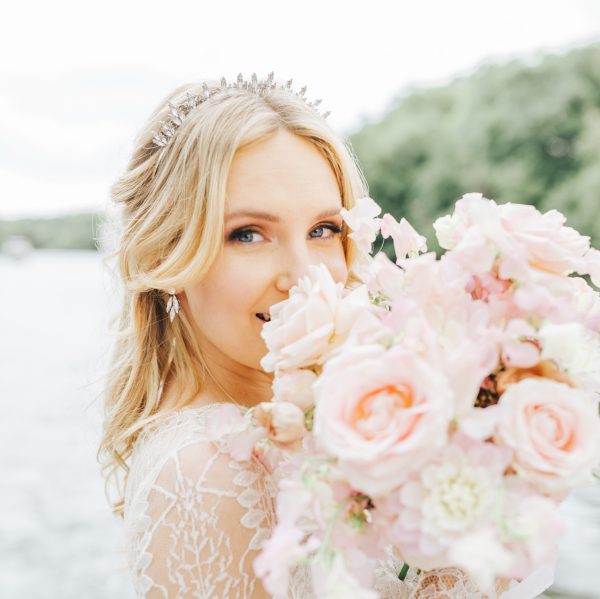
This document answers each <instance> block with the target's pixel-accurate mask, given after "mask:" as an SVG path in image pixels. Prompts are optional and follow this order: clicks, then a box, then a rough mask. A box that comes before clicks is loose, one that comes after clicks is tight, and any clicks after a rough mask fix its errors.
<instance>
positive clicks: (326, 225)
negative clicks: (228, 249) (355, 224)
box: [227, 223, 342, 245]
mask: <svg viewBox="0 0 600 599" xmlns="http://www.w3.org/2000/svg"><path fill="white" fill-rule="evenodd" d="M315 229H329V230H330V231H331V232H332V233H333V235H332V236H331V237H330V238H327V237H325V238H323V237H313V239H333V238H334V237H335V236H336V235H338V234H340V233H341V232H342V227H340V226H338V225H336V224H335V223H321V224H320V225H317V226H316V227H315V228H314V229H313V231H314V230H315ZM245 233H260V231H257V230H256V229H253V228H252V227H244V228H243V229H236V230H235V231H232V232H231V233H230V234H229V237H228V238H227V239H228V240H229V241H239V243H243V244H244V245H250V244H251V243H252V242H248V243H246V242H243V241H240V239H239V237H240V236H241V235H243V234H245Z"/></svg>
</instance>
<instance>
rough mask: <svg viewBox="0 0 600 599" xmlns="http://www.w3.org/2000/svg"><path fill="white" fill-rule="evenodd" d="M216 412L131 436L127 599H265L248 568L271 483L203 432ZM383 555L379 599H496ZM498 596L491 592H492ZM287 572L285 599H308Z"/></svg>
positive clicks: (447, 575)
mask: <svg viewBox="0 0 600 599" xmlns="http://www.w3.org/2000/svg"><path fill="white" fill-rule="evenodd" d="M217 405H219V404H211V405H208V406H202V407H201V408H184V409H183V410H180V411H179V412H175V413H170V414H165V415H164V417H163V418H159V419H158V420H157V421H155V422H153V423H152V424H151V425H149V426H148V427H146V429H144V431H142V433H141V434H140V436H139V438H138V439H137V442H136V444H135V447H134V451H133V454H132V456H131V463H130V472H129V476H128V480H127V486H126V490H125V522H124V524H125V530H124V533H125V543H126V552H127V559H128V567H129V571H130V573H131V577H132V581H133V585H134V588H135V593H136V596H137V597H138V598H145V599H175V598H177V599H189V598H197V599H208V598H210V599H217V598H223V599H225V598H227V599H267V598H269V597H270V595H269V594H268V593H267V592H266V591H265V590H264V588H263V586H262V583H261V581H260V580H258V579H257V578H256V577H255V575H254V572H253V568H252V562H253V560H254V558H255V557H256V556H257V555H258V553H259V551H260V547H261V543H262V542H263V541H264V540H265V539H266V538H268V537H269V535H270V532H271V530H272V528H273V526H274V525H275V510H274V505H275V496H276V491H277V489H276V484H275V482H274V480H273V478H272V477H271V476H270V474H269V472H268V471H267V469H266V468H265V466H264V465H263V464H262V463H261V462H260V461H259V460H258V459H257V458H253V459H252V460H249V461H248V462H236V461H235V460H233V459H232V458H231V456H229V454H228V453H227V451H226V448H225V447H224V445H223V444H222V443H220V442H219V441H211V440H209V438H208V435H207V431H206V418H205V416H206V414H207V413H208V412H209V411H210V410H211V409H212V408H213V407H216V406H217ZM401 567H402V562H401V561H400V560H398V559H396V558H395V556H394V555H393V553H392V552H391V551H390V552H389V553H388V559H387V560H386V561H382V562H380V563H378V564H377V568H376V583H375V590H376V591H378V593H379V595H380V597H381V599H409V598H410V599H413V598H414V599H433V598H436V599H444V598H448V599H495V597H489V598H488V597H487V596H486V595H483V594H482V593H481V592H480V591H478V590H477V588H476V587H475V586H474V584H473V583H472V581H471V580H469V579H468V578H467V577H466V576H465V575H464V574H463V573H462V572H461V571H460V570H456V569H447V570H443V571H435V572H421V573H419V574H417V572H416V571H415V570H412V569H411V570H409V572H408V573H407V575H406V577H405V579H404V580H402V581H401V580H399V578H398V573H399V571H400V569H401ZM498 590H500V589H498ZM314 596H315V595H314V592H313V590H312V582H311V576H310V571H309V569H308V568H306V567H298V568H296V569H295V570H294V571H293V572H292V573H291V576H290V582H289V588H288V593H287V596H286V597H277V598H276V599H314Z"/></svg>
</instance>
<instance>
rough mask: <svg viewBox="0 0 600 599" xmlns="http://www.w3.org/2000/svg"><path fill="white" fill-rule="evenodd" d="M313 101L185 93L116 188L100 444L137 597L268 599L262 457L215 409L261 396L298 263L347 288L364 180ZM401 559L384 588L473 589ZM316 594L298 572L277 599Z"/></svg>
mask: <svg viewBox="0 0 600 599" xmlns="http://www.w3.org/2000/svg"><path fill="white" fill-rule="evenodd" d="M317 105H318V102H315V103H312V102H309V101H308V100H307V99H305V98H304V89H303V90H302V91H301V92H300V93H296V92H294V91H293V90H292V88H291V80H290V81H289V82H288V83H287V84H279V83H277V82H276V81H275V80H274V79H273V73H271V74H270V75H269V77H268V78H267V79H266V80H257V79H256V76H255V75H253V77H252V80H251V81H244V80H243V78H242V76H241V75H239V76H238V79H237V82H236V83H234V84H228V83H227V82H226V81H225V79H222V80H221V81H220V82H217V81H212V80H210V81H205V82H203V83H200V84H190V85H183V86H181V87H179V88H177V89H175V90H174V91H173V92H172V93H171V94H169V96H168V97H167V98H165V100H164V101H163V102H161V103H160V105H159V106H158V107H157V109H156V110H155V111H154V113H153V114H152V115H151V116H150V118H149V120H148V121H147V123H146V125H145V126H144V127H143V128H142V130H141V132H140V133H139V135H138V137H137V139H136V142H135V148H134V151H133V155H132V157H131V160H130V162H129V165H128V166H127V168H126V170H125V173H124V174H123V175H122V176H121V177H120V178H119V179H118V180H117V181H116V182H115V183H114V185H113V186H112V188H111V193H112V199H113V201H114V202H115V203H116V205H117V206H119V207H120V209H121V214H122V226H121V231H120V240H119V244H118V247H117V250H116V251H115V254H114V257H116V259H117V264H118V275H119V277H120V278H121V280H122V284H123V289H124V294H123V305H122V310H121V314H120V320H119V325H118V333H117V340H116V343H115V346H114V352H113V355H112V364H111V370H110V373H109V376H108V383H107V386H106V392H105V399H104V401H105V406H104V408H105V422H104V429H103V435H102V439H101V443H100V447H99V451H98V454H99V456H102V458H103V459H102V466H103V475H104V477H105V479H106V483H107V484H108V483H109V482H114V483H115V484H116V487H117V489H118V493H119V496H118V498H117V500H116V501H114V502H111V503H112V509H113V512H114V514H115V515H117V516H119V517H120V518H122V519H123V521H124V527H125V535H126V542H127V553H128V565H129V569H130V573H131V577H132V582H133V585H134V587H135V591H136V596H137V597H147V598H159V597H160V598H169V599H171V598H175V597H178V598H186V599H187V598H191V597H195V598H206V599H208V598H211V599H212V598H220V597H222V598H225V597H227V598H231V599H233V598H239V599H242V598H244V599H250V598H252V599H259V598H266V597H269V595H268V593H267V592H266V591H265V590H264V588H263V586H262V584H261V581H260V579H258V578H257V577H256V575H255V573H254V570H253V566H252V563H253V560H254V558H255V557H256V556H257V555H258V553H259V549H260V545H261V542H262V541H264V540H265V539H266V538H268V536H269V534H270V530H271V529H272V527H273V526H274V523H275V513H274V499H275V494H276V490H277V489H276V484H275V482H274V479H273V478H272V476H271V474H270V472H269V471H268V469H267V468H266V467H265V466H264V465H263V464H262V463H261V462H260V461H259V460H258V459H257V458H253V459H252V460H250V461H247V462H236V461H235V460H233V459H232V458H231V457H230V456H229V455H228V453H227V448H226V447H225V446H224V444H223V443H222V442H221V440H220V438H219V437H220V432H222V431H223V428H222V427H223V426H224V424H226V419H223V418H220V417H219V414H220V413H221V412H220V410H221V409H222V408H223V406H224V405H226V406H228V407H229V408H231V405H232V404H233V405H234V406H237V409H239V410H240V411H242V412H243V411H245V410H247V409H248V408H250V407H252V406H254V405H257V404H258V403H260V402H263V401H268V400H270V399H271V397H272V393H271V383H272V374H270V373H266V372H264V371H263V370H262V369H261V368H260V365H259V362H260V359H261V358H262V357H263V356H264V355H265V353H266V347H265V345H264V342H263V340H262V338H261V336H260V333H261V328H262V326H263V323H264V322H265V321H267V320H269V307H270V306H271V305H273V304H275V303H277V302H280V301H282V300H284V299H286V298H287V296H288V293H289V290H290V289H291V287H292V286H293V285H294V284H295V283H296V281H297V280H298V278H299V277H301V276H302V275H303V274H305V273H306V272H307V270H308V266H309V265H310V264H318V263H319V262H323V263H324V264H325V265H326V266H327V267H328V268H329V270H330V272H331V273H332V275H333V277H334V279H335V280H336V281H340V282H343V283H345V284H350V283H352V275H351V266H352V261H353V257H354V255H355V253H354V248H353V245H352V240H351V239H350V238H349V237H348V235H347V233H348V231H347V230H346V228H345V225H344V224H343V222H342V219H341V216H340V209H341V208H342V207H345V208H347V209H350V208H351V207H352V206H353V205H354V203H355V200H356V199H357V198H360V197H363V196H365V195H367V185H366V182H365V180H364V177H363V176H362V173H361V171H360V168H359V166H358V165H357V163H356V160H355V158H354V156H353V153H352V151H351V148H350V146H349V145H347V144H345V143H344V142H343V141H342V140H341V139H340V138H339V137H338V136H337V135H336V133H335V132H334V131H333V130H332V129H331V127H330V126H329V124H328V123H327V121H326V118H325V117H326V116H327V115H326V114H325V115H322V114H321V113H320V112H319V111H318V110H317V108H316V106H317ZM217 426H218V427H219V428H218V429H217V428H216V427H217ZM401 566H402V562H401V561H399V560H397V559H396V558H395V556H394V555H393V554H392V553H391V552H390V556H389V560H388V561H387V562H385V563H380V564H379V565H378V570H377V577H376V581H375V588H376V589H377V590H378V591H379V593H380V594H381V596H382V597H384V598H385V597H388V598H390V599H391V598H392V597H394V598H402V597H406V598H407V597H419V598H424V597H431V598H433V597H439V598H442V597H448V598H449V597H452V598H461V599H462V598H473V599H475V598H482V597H484V595H483V594H482V593H481V592H479V591H478V590H477V588H476V587H475V585H474V584H473V582H472V581H470V580H469V579H468V578H467V577H466V576H465V575H464V574H462V572H460V571H459V570H455V569H447V570H443V571H433V572H414V571H412V570H410V571H409V572H408V574H407V576H406V577H405V578H404V580H400V579H399V578H398V573H399V571H400V569H401ZM506 585H507V581H501V580H499V581H498V585H497V592H498V594H499V593H500V592H501V591H502V590H503V588H505V587H506ZM313 596H314V595H313V592H312V587H311V579H310V571H309V570H308V569H306V568H303V567H300V566H298V567H297V568H296V570H295V571H294V572H293V573H292V576H291V578H290V583H289V592H288V597H291V598H296V599H308V598H309V597H313ZM340 596H341V595H340Z"/></svg>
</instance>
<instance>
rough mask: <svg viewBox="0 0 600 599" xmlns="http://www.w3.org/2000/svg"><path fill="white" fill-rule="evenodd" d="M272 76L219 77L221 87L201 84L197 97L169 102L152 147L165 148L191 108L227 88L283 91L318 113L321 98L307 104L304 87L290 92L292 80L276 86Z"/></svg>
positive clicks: (258, 91)
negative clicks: (227, 78) (229, 80)
mask: <svg viewBox="0 0 600 599" xmlns="http://www.w3.org/2000/svg"><path fill="white" fill-rule="evenodd" d="M274 74H275V73H274V71H271V72H270V73H269V75H268V77H267V78H266V79H265V80H264V81H263V80H261V81H258V79H257V78H256V73H252V78H251V80H250V81H244V77H243V76H242V74H241V73H240V74H239V75H238V76H237V81H236V82H235V83H227V81H226V80H225V77H221V87H218V88H215V89H212V90H210V89H209V88H208V86H207V85H206V83H202V91H201V92H200V93H199V94H198V95H197V96H194V95H192V94H190V92H186V96H187V100H185V101H184V102H182V103H181V104H178V105H175V104H172V103H171V102H169V103H168V106H169V119H168V120H166V121H160V124H161V125H162V126H161V128H160V131H158V132H156V131H152V134H153V135H152V141H153V142H154V145H156V146H160V147H162V146H166V145H167V144H168V143H169V141H170V139H171V137H173V135H174V134H175V132H176V131H177V128H178V127H179V126H180V125H181V124H182V123H183V121H184V119H185V118H186V116H187V115H188V114H189V113H190V111H191V110H192V109H193V108H195V107H196V106H198V104H202V102H205V101H206V100H208V99H209V98H210V97H211V96H214V95H215V94H217V93H220V92H221V91H222V90H224V89H228V88H229V89H233V88H236V89H247V90H249V91H251V92H254V93H255V94H256V95H258V96H264V95H266V94H267V93H268V92H269V91H270V90H271V89H276V88H279V89H284V90H287V91H289V92H290V93H293V94H294V95H295V96H298V97H299V98H302V100H304V101H305V102H306V104H308V106H310V107H312V108H314V109H315V111H316V112H317V113H319V111H318V110H317V106H318V105H319V104H320V103H321V101H322V100H321V98H319V99H318V100H315V101H314V102H309V101H308V100H307V99H306V98H305V97H304V93H305V92H306V85H305V86H304V87H302V88H301V89H300V91H299V92H294V91H293V90H292V79H290V80H289V81H288V82H287V83H286V84H285V85H279V86H278V85H277V84H276V83H275V82H274V81H273V77H274ZM319 114H320V113H319ZM330 114H331V111H330V110H328V111H327V112H325V113H323V114H322V115H321V116H322V117H323V118H325V119H326V118H327V117H328V116H329V115H330Z"/></svg>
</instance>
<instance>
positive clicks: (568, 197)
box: [350, 45, 600, 250]
mask: <svg viewBox="0 0 600 599" xmlns="http://www.w3.org/2000/svg"><path fill="white" fill-rule="evenodd" d="M350 141H351V144H352V147H353V149H354V151H355V153H356V155H357V156H358V158H359V161H360V162H361V164H362V166H363V170H364V172H365V176H366V178H367V181H368V182H369V186H370V195H371V197H372V198H373V199H374V200H376V201H377V202H378V203H379V204H380V205H381V206H382V208H383V212H391V213H392V214H394V216H396V217H397V218H399V217H401V216H404V217H406V218H407V219H408V220H409V221H410V222H411V224H413V226H415V228H416V229H417V230H418V231H419V232H420V233H422V234H423V235H427V237H428V239H429V242H430V248H431V249H436V248H437V245H436V244H435V243H434V241H433V240H434V237H433V229H432V227H431V223H432V222H433V220H434V219H435V218H436V217H438V216H440V215H441V214H444V213H447V212H448V211H449V210H450V208H451V206H452V204H453V203H454V202H455V201H456V200H457V199H458V198H459V197H460V196H462V195H463V194H464V193H467V192H471V191H478V192H481V193H483V194H484V196H486V197H488V198H492V199H495V200H496V201H497V202H499V203H503V202H515V203H530V204H534V205H535V206H536V207H538V208H539V209H540V210H542V211H547V210H550V209H551V208H555V209H557V210H560V211H561V212H563V213H564V214H565V216H567V223H568V224H569V225H571V226H573V227H575V228H576V229H578V230H579V231H580V232H581V233H584V234H586V235H590V236H591V237H592V241H593V242H595V245H596V246H597V245H598V243H599V242H600V219H599V218H596V211H597V210H598V209H599V208H600V46H599V45H595V46H589V47H587V48H582V49H577V50H572V51H571V52H569V53H568V54H566V55H564V56H560V55H547V56H545V57H544V58H543V59H542V60H541V61H540V62H539V64H537V65H527V64H524V63H523V62H519V61H512V62H510V63H508V64H504V65H488V66H485V67H482V68H480V69H479V70H478V71H477V72H476V73H475V74H473V75H472V76H470V77H466V78H461V79H457V80H455V81H453V82H452V83H451V84H449V85H447V86H445V87H440V88H430V89H423V90H416V91H413V92H412V93H410V94H409V95H407V96H406V97H403V98H399V99H398V100H397V101H396V103H395V104H394V105H393V108H392V109H391V110H389V111H388V113H387V114H386V115H384V117H383V118H382V119H381V120H380V121H379V122H377V123H368V124H366V125H365V126H364V127H363V128H362V129H361V130H360V131H358V132H357V133H356V134H354V135H353V136H351V137H350ZM386 250H387V248H386Z"/></svg>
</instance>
